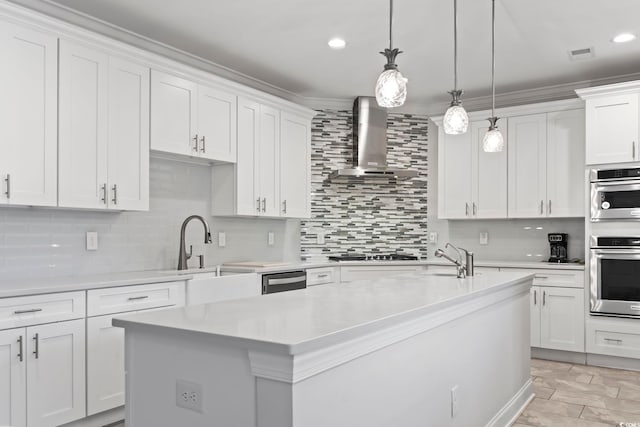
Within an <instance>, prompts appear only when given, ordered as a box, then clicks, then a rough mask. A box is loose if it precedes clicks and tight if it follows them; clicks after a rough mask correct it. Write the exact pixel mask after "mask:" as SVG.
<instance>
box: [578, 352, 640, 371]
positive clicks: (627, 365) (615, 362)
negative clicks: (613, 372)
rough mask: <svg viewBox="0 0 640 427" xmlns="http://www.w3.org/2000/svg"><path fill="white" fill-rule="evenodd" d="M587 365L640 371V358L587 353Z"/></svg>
mask: <svg viewBox="0 0 640 427" xmlns="http://www.w3.org/2000/svg"><path fill="white" fill-rule="evenodd" d="M587 365H592V366H602V367H605V368H616V369H628V370H631V371H640V360H638V359H631V358H628V357H618V356H606V355H603V354H592V353H587Z"/></svg>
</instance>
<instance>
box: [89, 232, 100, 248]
mask: <svg viewBox="0 0 640 427" xmlns="http://www.w3.org/2000/svg"><path fill="white" fill-rule="evenodd" d="M87 250H88V251H97V250H98V232H97V231H87Z"/></svg>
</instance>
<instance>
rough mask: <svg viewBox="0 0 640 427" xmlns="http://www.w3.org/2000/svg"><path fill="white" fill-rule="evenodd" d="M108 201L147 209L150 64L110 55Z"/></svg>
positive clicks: (123, 207) (121, 206) (117, 205)
mask: <svg viewBox="0 0 640 427" xmlns="http://www.w3.org/2000/svg"><path fill="white" fill-rule="evenodd" d="M108 153H109V154H108V187H109V188H108V190H109V191H108V193H109V200H108V204H109V206H110V207H111V208H113V209H120V210H148V209H149V68H147V67H142V66H140V65H137V64H134V63H131V62H127V61H124V60H121V59H117V58H113V57H112V58H109V137H108Z"/></svg>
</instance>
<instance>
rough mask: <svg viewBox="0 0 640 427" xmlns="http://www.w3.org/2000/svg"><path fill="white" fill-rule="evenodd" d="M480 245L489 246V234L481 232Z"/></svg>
mask: <svg viewBox="0 0 640 427" xmlns="http://www.w3.org/2000/svg"><path fill="white" fill-rule="evenodd" d="M480 244H481V245H488V244H489V233H487V232H486V231H481V232H480Z"/></svg>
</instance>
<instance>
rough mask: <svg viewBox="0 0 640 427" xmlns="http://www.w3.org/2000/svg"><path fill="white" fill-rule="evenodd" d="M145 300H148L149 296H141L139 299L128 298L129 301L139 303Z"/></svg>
mask: <svg viewBox="0 0 640 427" xmlns="http://www.w3.org/2000/svg"><path fill="white" fill-rule="evenodd" d="M147 298H149V295H144V296H141V297H130V298H129V301H139V300H141V299H147Z"/></svg>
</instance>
